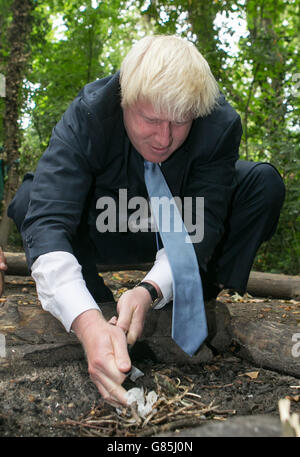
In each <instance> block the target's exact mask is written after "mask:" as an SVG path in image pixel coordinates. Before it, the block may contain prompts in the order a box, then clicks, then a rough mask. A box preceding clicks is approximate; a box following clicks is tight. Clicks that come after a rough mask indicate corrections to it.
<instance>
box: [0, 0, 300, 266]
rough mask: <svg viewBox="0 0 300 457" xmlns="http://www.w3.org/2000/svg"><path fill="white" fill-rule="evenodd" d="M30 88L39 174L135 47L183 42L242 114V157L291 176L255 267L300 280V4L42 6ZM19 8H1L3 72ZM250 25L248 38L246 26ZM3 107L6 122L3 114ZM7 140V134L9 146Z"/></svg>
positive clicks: (25, 148) (32, 152)
mask: <svg viewBox="0 0 300 457" xmlns="http://www.w3.org/2000/svg"><path fill="white" fill-rule="evenodd" d="M35 3H36V8H35V10H34V13H33V31H32V34H31V39H30V43H29V45H30V48H31V57H30V59H29V64H28V67H27V71H26V80H25V81H24V94H25V96H26V98H27V104H26V108H25V110H24V112H23V116H25V117H26V119H28V120H29V123H28V125H27V126H26V128H24V129H23V134H24V138H23V143H22V147H21V151H20V168H19V169H20V173H23V172H25V171H28V170H33V169H34V168H35V165H36V163H37V160H38V158H39V157H40V155H41V154H42V152H43V151H44V149H45V147H46V145H47V143H48V140H49V136H50V134H51V130H52V128H53V126H54V125H55V123H56V122H57V121H58V120H59V118H60V116H61V114H62V113H63V111H64V110H65V109H66V107H67V106H68V105H69V103H70V102H71V100H73V98H74V96H75V95H76V94H77V93H78V91H79V90H80V89H81V88H82V87H83V85H84V84H86V83H87V82H89V81H92V80H94V79H96V78H101V77H102V76H105V75H108V74H110V73H113V72H115V71H116V70H117V69H118V68H119V65H120V62H121V59H122V57H123V56H124V55H125V53H126V51H127V49H128V48H129V47H130V45H131V44H132V41H133V40H135V39H137V38H138V36H141V35H143V34H145V33H163V34H173V33H177V34H179V35H181V36H184V37H187V38H188V39H190V40H192V41H193V42H194V43H195V45H196V46H197V47H198V49H199V50H200V52H202V54H203V55H204V56H205V57H206V58H207V60H208V62H209V64H210V66H211V68H212V71H213V73H214V75H215V76H216V79H217V80H218V82H219V85H220V88H221V90H222V91H223V92H224V93H225V95H226V97H227V99H228V100H229V101H230V102H231V103H232V104H233V106H234V107H235V108H236V110H237V111H238V112H239V113H240V115H241V118H242V122H243V128H244V135H243V139H242V144H241V149H240V153H241V157H242V158H244V159H248V160H261V161H269V162H272V163H273V164H274V165H275V166H276V167H277V168H278V170H279V171H280V173H281V174H282V176H283V177H284V181H285V184H286V190H287V193H286V200H285V204H284V208H283V211H282V214H281V218H280V223H279V227H278V230H277V232H276V234H275V236H274V237H273V238H272V240H271V241H270V242H268V243H265V244H264V245H263V246H262V247H261V249H260V251H259V253H258V256H257V259H256V263H255V268H256V269H259V270H264V271H274V272H284V273H290V274H299V272H300V185H299V183H300V151H299V147H300V146H299V145H300V141H299V140H300V138H299V136H300V129H299V114H300V103H299V100H300V61H299V59H300V52H299V51H300V49H299V47H300V45H299V29H300V2H299V0H236V1H234V0H211V1H207V0H110V1H107V2H105V1H100V0H89V1H88V0H51V1H42V0H36V2H35ZM10 4H11V0H10V1H7V0H0V43H1V44H0V72H2V71H3V70H2V69H3V68H5V63H6V61H7V57H8V53H9V50H8V48H7V42H6V40H7V37H6V30H7V27H8V25H9V22H10V20H11V15H10V9H9V8H10ZM239 22H240V23H241V24H244V26H245V27H244V29H245V30H244V32H243V33H242V35H241V36H238V35H237V34H236V31H237V25H238V23H239ZM3 106H4V104H3V100H1V99H0V116H1V115H2V114H3ZM1 135H3V133H2V131H1V127H0V145H1V139H2V137H1Z"/></svg>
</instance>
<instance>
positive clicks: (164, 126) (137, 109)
mask: <svg viewBox="0 0 300 457" xmlns="http://www.w3.org/2000/svg"><path fill="white" fill-rule="evenodd" d="M123 113H124V124H125V128H126V131H127V134H128V137H129V139H130V141H131V143H132V144H133V146H134V147H135V149H136V150H137V151H138V152H139V153H140V154H141V155H142V156H143V158H144V159H145V160H148V161H149V162H154V163H159V162H164V161H165V160H167V158H168V157H170V155H171V154H173V152H174V151H176V149H178V148H179V147H180V146H181V145H182V144H183V143H184V141H185V140H186V138H187V136H188V134H189V132H190V129H191V126H192V122H193V121H192V120H187V121H184V122H174V121H170V120H168V118H167V116H163V115H159V116H158V115H157V114H156V113H155V111H154V109H153V107H152V105H151V103H148V102H141V101H138V102H137V103H135V105H133V106H131V107H130V108H124V110H123Z"/></svg>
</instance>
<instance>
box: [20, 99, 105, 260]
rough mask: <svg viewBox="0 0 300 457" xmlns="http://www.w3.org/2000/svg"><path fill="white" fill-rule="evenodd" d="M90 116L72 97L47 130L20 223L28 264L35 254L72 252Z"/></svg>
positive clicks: (85, 181) (88, 174) (87, 178)
mask: <svg viewBox="0 0 300 457" xmlns="http://www.w3.org/2000/svg"><path fill="white" fill-rule="evenodd" d="M90 115H91V114H90V113H89V112H88V109H87V107H86V106H85V105H83V103H82V101H81V99H80V98H77V99H75V101H74V102H73V103H72V104H71V105H70V107H69V108H68V110H67V111H66V112H65V114H64V115H63V117H62V119H61V120H60V122H59V123H58V124H57V125H56V127H55V128H54V129H53V132H52V137H51V139H50V142H49V147H48V148H47V150H46V151H45V153H44V154H43V156H42V158H41V159H40V161H39V163H38V167H37V170H36V173H35V177H34V181H33V187H32V191H31V195H30V204H29V208H28V212H27V214H26V217H25V220H24V222H23V224H22V228H21V233H22V237H23V242H24V248H25V251H26V256H27V262H28V266H29V268H31V265H32V263H33V262H34V260H35V259H36V258H37V257H38V256H40V255H41V254H45V253H47V252H52V251H66V252H69V253H71V254H72V253H73V250H72V246H71V239H72V237H73V236H74V234H75V233H76V229H77V227H78V225H79V222H80V218H81V215H82V211H83V207H84V204H85V200H86V197H87V194H88V192H89V189H90V186H91V183H92V179H93V174H92V171H91V170H92V168H91V165H90V161H89V154H90V153H91V142H90V139H89V135H88V130H89V128H88V123H89V116H90ZM99 128H100V126H99Z"/></svg>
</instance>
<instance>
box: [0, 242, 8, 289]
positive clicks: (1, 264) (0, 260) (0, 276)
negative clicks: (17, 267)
mask: <svg viewBox="0 0 300 457" xmlns="http://www.w3.org/2000/svg"><path fill="white" fill-rule="evenodd" d="M6 270H7V264H6V258H5V255H4V252H3V251H2V249H1V247H0V297H1V296H2V294H3V291H4V272H5V271H6Z"/></svg>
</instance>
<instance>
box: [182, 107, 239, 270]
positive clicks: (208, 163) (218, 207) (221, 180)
mask: <svg viewBox="0 0 300 457" xmlns="http://www.w3.org/2000/svg"><path fill="white" fill-rule="evenodd" d="M219 132H222V133H220V134H218V133H219ZM214 133H215V138H214V141H215V144H214V147H213V149H212V150H210V151H209V153H207V155H206V154H205V153H203V154H199V155H198V157H197V159H195V160H194V161H193V164H192V166H191V168H190V176H189V180H188V184H187V189H186V192H185V195H189V196H192V197H202V202H203V203H204V207H201V206H200V205H198V207H197V205H196V199H195V198H193V204H192V218H193V221H194V222H195V221H197V214H196V212H197V211H198V213H199V208H200V210H201V211H200V213H201V214H200V222H201V223H200V226H201V227H202V228H201V231H202V236H201V239H200V240H199V239H198V238H199V234H197V236H195V237H194V238H193V236H191V241H192V242H193V245H194V248H195V252H196V255H197V259H198V263H199V266H200V268H202V269H203V270H205V271H206V269H207V268H206V267H207V263H208V262H209V260H210V259H211V257H212V255H213V253H214V251H215V248H216V246H217V244H218V243H219V241H220V240H221V237H222V235H223V234H224V226H225V223H226V218H227V215H228V212H229V210H230V202H231V199H232V195H233V192H234V189H235V185H236V181H235V163H236V161H237V159H238V157H239V154H238V150H239V145H240V140H241V136H242V126H241V120H240V117H239V116H238V115H237V116H236V117H235V118H234V120H232V122H231V123H230V124H229V125H228V126H227V127H226V129H225V130H224V129H222V128H220V129H219V130H218V126H216V128H215V131H214ZM204 149H205V148H204ZM201 208H202V209H204V210H203V211H202V209H201ZM198 220H199V214H198ZM198 230H199V227H198ZM194 239H195V241H194Z"/></svg>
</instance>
